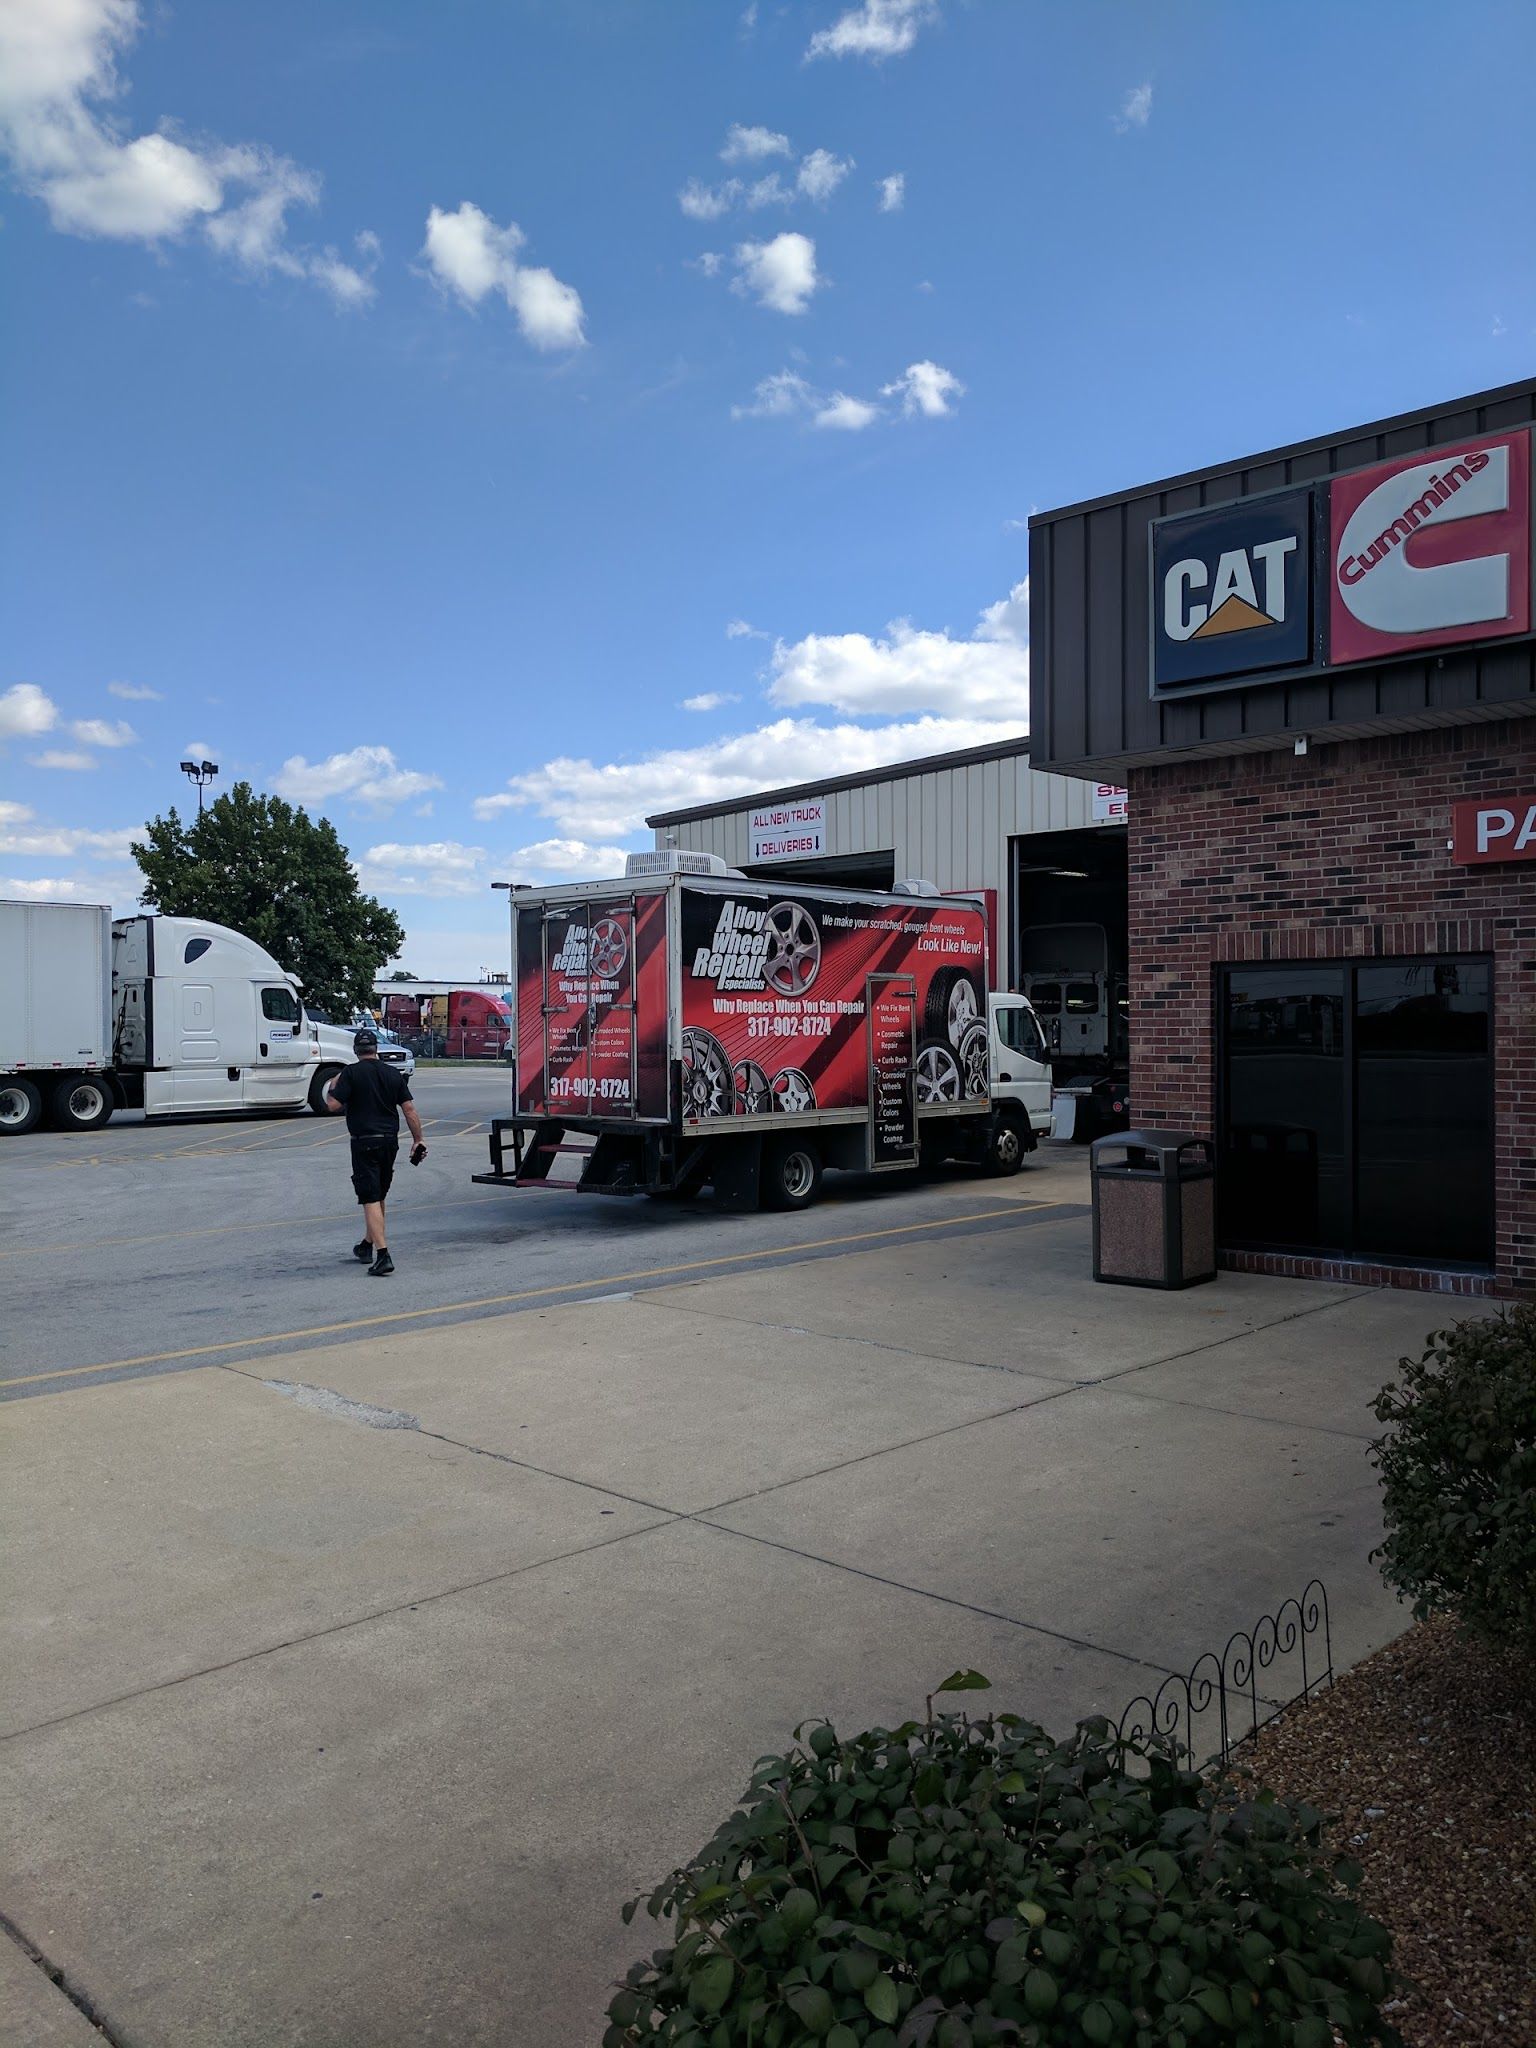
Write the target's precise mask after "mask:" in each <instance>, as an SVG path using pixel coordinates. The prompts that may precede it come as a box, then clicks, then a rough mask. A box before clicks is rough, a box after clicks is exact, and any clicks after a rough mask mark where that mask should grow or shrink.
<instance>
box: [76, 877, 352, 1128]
mask: <svg viewBox="0 0 1536 2048" xmlns="http://www.w3.org/2000/svg"><path fill="white" fill-rule="evenodd" d="M112 1002H113V1037H114V1041H115V1045H116V1058H117V1064H118V1066H119V1068H126V1069H129V1070H130V1071H136V1072H138V1073H142V1075H143V1091H144V1096H143V1099H144V1113H145V1115H146V1116H196V1115H207V1114H209V1113H210V1112H216V1111H221V1110H222V1111H224V1112H226V1113H228V1112H230V1111H233V1110H262V1109H268V1110H275V1109H303V1108H304V1106H305V1104H306V1103H307V1102H308V1100H309V1089H310V1083H311V1081H312V1079H313V1077H314V1072H315V1068H316V1066H317V1064H318V1058H319V1056H318V1053H317V1051H316V1048H315V1047H314V1046H313V1045H312V1044H311V1042H310V1038H309V1034H308V1032H307V1031H306V1030H305V1028H304V1009H303V1005H302V1003H301V1002H300V1000H299V984H298V982H297V981H295V979H294V978H293V976H292V975H291V974H286V973H285V972H284V971H283V969H282V968H281V967H279V966H278V964H277V962H276V961H275V960H274V959H273V958H272V955H271V954H270V953H268V952H267V951H266V949H265V948H264V947H262V946H259V945H257V943H256V941H255V940H254V939H248V938H247V937H246V936H245V935H244V933H243V932H237V931H231V930H230V928H229V927H228V926H227V925H221V924H210V923H209V922H208V921H207V919H205V918H199V917H126V918H119V919H118V920H117V921H116V922H115V923H114V924H113V927H112Z"/></svg>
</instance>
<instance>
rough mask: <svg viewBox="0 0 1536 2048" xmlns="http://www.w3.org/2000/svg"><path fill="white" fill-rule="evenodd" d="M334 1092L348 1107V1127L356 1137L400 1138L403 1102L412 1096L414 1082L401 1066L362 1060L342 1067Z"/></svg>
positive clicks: (333, 1088)
mask: <svg viewBox="0 0 1536 2048" xmlns="http://www.w3.org/2000/svg"><path fill="white" fill-rule="evenodd" d="M331 1093H332V1094H333V1095H334V1096H335V1098H336V1100H337V1101H338V1102H340V1103H342V1104H344V1105H345V1107H346V1112H347V1129H348V1130H349V1131H350V1132H351V1133H352V1135H353V1137H354V1138H398V1137H399V1135H400V1105H401V1103H402V1102H409V1101H410V1099H411V1084H410V1082H409V1081H408V1080H407V1079H406V1078H405V1076H404V1074H402V1073H401V1072H400V1069H399V1068H398V1067H386V1066H385V1064H384V1062H383V1061H382V1060H359V1061H358V1063H357V1065H356V1066H355V1067H343V1068H342V1070H341V1072H340V1073H339V1074H338V1075H337V1076H336V1078H335V1080H334V1081H333V1082H332V1083H331Z"/></svg>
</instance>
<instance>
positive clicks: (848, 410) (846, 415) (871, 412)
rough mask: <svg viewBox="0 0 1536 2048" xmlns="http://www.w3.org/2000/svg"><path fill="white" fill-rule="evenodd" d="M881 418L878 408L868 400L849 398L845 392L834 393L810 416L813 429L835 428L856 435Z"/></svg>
mask: <svg viewBox="0 0 1536 2048" xmlns="http://www.w3.org/2000/svg"><path fill="white" fill-rule="evenodd" d="M880 417H881V412H880V408H879V406H878V405H876V404H874V403H873V402H872V401H871V400H870V399H868V398H850V397H849V396H848V394H847V392H846V391H834V392H833V394H832V396H831V397H830V398H829V399H828V400H827V402H826V404H825V405H823V406H821V407H820V408H819V409H818V410H817V412H815V413H814V414H813V415H812V418H811V425H812V426H813V427H836V428H841V429H842V431H843V432H845V433H850V434H857V433H859V432H861V431H862V429H863V428H865V427H872V426H873V425H874V423H875V421H876V420H878V419H879V418H880Z"/></svg>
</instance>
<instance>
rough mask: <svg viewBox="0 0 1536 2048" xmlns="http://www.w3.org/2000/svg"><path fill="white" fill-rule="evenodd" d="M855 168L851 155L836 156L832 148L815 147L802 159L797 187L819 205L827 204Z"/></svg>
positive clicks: (796, 182)
mask: <svg viewBox="0 0 1536 2048" xmlns="http://www.w3.org/2000/svg"><path fill="white" fill-rule="evenodd" d="M852 169H853V158H852V157H851V156H834V155H833V154H832V152H831V150H830V149H813V150H812V151H811V153H810V155H809V156H805V157H802V158H801V159H800V169H799V172H798V174H797V175H796V178H795V187H796V190H797V191H799V192H800V193H801V194H802V195H803V196H804V197H805V198H807V199H809V200H811V201H813V202H814V204H815V205H817V206H825V205H826V203H827V201H828V200H829V199H830V198H831V197H832V194H833V193H834V192H835V191H836V190H837V188H838V186H839V185H841V183H842V182H843V180H844V178H846V177H847V175H848V173H849V172H850V171H851V170H852Z"/></svg>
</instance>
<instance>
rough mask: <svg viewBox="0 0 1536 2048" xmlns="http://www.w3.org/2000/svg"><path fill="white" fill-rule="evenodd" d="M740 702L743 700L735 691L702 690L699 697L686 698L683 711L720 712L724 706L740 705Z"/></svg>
mask: <svg viewBox="0 0 1536 2048" xmlns="http://www.w3.org/2000/svg"><path fill="white" fill-rule="evenodd" d="M740 702H741V699H740V697H738V696H737V695H736V693H735V691H734V690H700V692H699V694H698V695H697V697H685V698H684V699H683V709H684V710H685V711H718V710H719V709H720V707H721V705H722V704H739V703H740Z"/></svg>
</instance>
